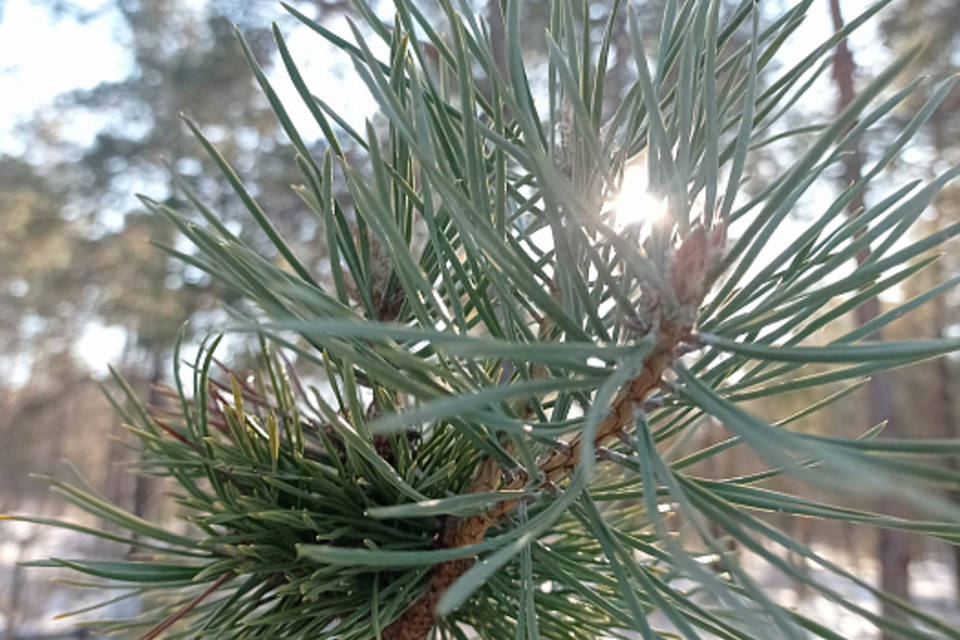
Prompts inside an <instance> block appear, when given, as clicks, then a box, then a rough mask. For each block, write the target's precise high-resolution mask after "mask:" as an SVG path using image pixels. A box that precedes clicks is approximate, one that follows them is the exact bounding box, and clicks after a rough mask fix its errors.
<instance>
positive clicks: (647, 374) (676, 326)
mask: <svg viewBox="0 0 960 640" xmlns="http://www.w3.org/2000/svg"><path fill="white" fill-rule="evenodd" d="M725 240H726V227H725V225H723V224H720V225H718V226H716V227H714V228H713V229H711V230H707V229H705V228H703V227H698V228H696V229H694V230H693V231H691V233H690V234H689V235H688V236H687V237H686V239H685V240H684V242H683V244H681V246H680V247H679V248H677V249H676V250H675V251H674V252H672V254H671V255H670V260H669V262H668V264H669V267H668V273H667V274H666V275H667V278H666V279H665V280H666V282H668V283H669V285H670V286H671V287H672V293H673V298H674V299H675V300H676V301H677V302H676V306H674V307H672V308H665V307H664V306H663V305H660V306H659V307H658V317H657V325H656V326H657V330H656V333H655V343H654V346H653V348H652V349H651V350H650V352H649V353H648V354H647V356H646V357H645V358H644V360H643V366H642V368H641V370H640V373H639V374H638V375H637V376H635V377H634V378H633V379H631V380H630V381H629V382H628V383H627V384H626V385H624V387H623V388H621V389H620V391H619V392H618V394H617V396H616V398H615V399H614V401H613V403H612V405H611V407H610V412H609V413H608V414H607V417H606V418H604V419H603V420H602V421H601V422H600V423H599V424H598V425H597V431H596V437H595V439H594V446H595V447H600V446H602V445H603V444H604V443H606V442H609V441H611V440H614V439H616V438H618V437H621V435H622V434H623V433H624V432H625V431H626V430H627V429H628V428H629V427H630V426H631V425H632V424H634V418H635V411H636V406H637V405H640V404H642V403H643V402H644V401H645V400H646V399H647V397H648V396H649V394H650V393H651V392H653V391H655V390H656V389H659V388H660V386H661V383H662V379H663V374H664V373H665V372H666V370H667V368H668V367H669V366H670V365H671V363H672V362H673V361H674V359H675V358H676V353H677V347H678V346H681V345H683V344H685V343H686V342H688V341H689V340H690V338H691V335H692V331H693V326H694V322H695V320H696V313H697V310H698V309H699V306H700V303H701V302H702V300H703V296H704V295H705V294H706V289H707V286H708V283H709V282H710V281H711V279H712V278H711V276H712V275H713V272H714V271H715V270H716V268H717V265H719V264H720V261H721V257H722V253H723V246H724V243H725ZM582 449H583V441H582V439H581V436H580V435H577V436H576V437H575V438H574V439H573V440H572V441H571V442H569V443H568V444H567V446H564V447H558V448H556V449H554V450H552V451H551V452H550V453H549V454H548V455H547V456H546V458H545V459H544V460H543V461H542V462H541V463H540V464H539V469H540V472H541V474H542V477H543V479H544V480H543V486H551V485H553V483H554V481H556V480H559V479H560V478H563V477H565V476H567V475H569V474H570V473H572V472H573V471H574V469H575V468H576V466H577V464H578V463H579V462H580V455H581V451H582ZM525 482H526V478H516V479H514V480H513V481H512V482H509V481H503V474H502V471H501V470H500V467H499V465H498V464H497V463H496V462H495V461H494V460H492V459H486V460H484V461H483V462H481V463H480V466H479V467H478V469H477V472H476V474H475V476H474V481H473V483H472V484H471V487H470V489H469V492H470V493H477V492H482V491H491V490H495V489H497V488H502V489H519V488H521V487H522V486H523V484H524V483H525ZM517 503H518V500H516V499H514V500H506V501H503V502H500V503H497V505H496V506H494V507H493V508H491V509H490V510H488V511H486V512H485V513H481V514H478V515H475V516H470V517H467V518H454V517H450V518H448V519H447V520H446V522H445V523H444V525H443V530H442V531H441V534H440V537H439V544H438V546H439V547H440V548H445V549H455V548H459V547H464V546H467V545H471V544H476V543H479V542H482V541H483V539H484V536H486V534H487V531H488V530H489V529H490V528H491V527H492V526H493V525H494V524H496V523H497V522H498V521H499V520H500V519H501V518H502V517H504V516H506V515H507V514H509V513H510V512H511V511H512V510H513V509H514V507H515V506H516V505H517ZM472 564H473V559H471V558H459V559H456V560H450V561H447V562H442V563H440V564H438V565H437V566H436V567H434V569H433V572H432V574H431V577H430V584H429V586H428V587H427V590H426V592H425V593H424V594H423V595H422V596H421V597H420V598H419V599H418V600H417V601H416V602H414V603H413V604H412V605H411V606H410V608H409V609H407V610H406V611H405V612H404V613H403V615H401V616H400V617H399V618H398V619H396V620H395V621H394V622H392V623H391V624H390V625H389V626H387V627H386V628H385V629H384V630H383V632H382V633H381V637H382V638H383V640H425V639H426V637H427V636H428V635H429V633H430V630H431V629H432V628H433V626H434V624H435V623H436V607H437V602H439V600H440V597H441V596H442V595H443V594H444V592H445V591H446V590H447V589H448V588H449V587H450V585H452V584H453V583H454V582H455V581H456V580H457V578H459V577H460V576H462V575H463V574H464V572H466V570H467V569H469V568H470V566H471V565H472Z"/></svg>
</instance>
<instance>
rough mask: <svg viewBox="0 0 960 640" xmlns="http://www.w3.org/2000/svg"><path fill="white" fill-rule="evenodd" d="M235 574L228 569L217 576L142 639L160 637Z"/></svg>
mask: <svg viewBox="0 0 960 640" xmlns="http://www.w3.org/2000/svg"><path fill="white" fill-rule="evenodd" d="M233 576H234V574H233V572H230V571H228V572H227V573H225V574H223V575H222V576H220V577H219V578H217V580H216V582H214V583H213V584H212V585H210V586H209V587H208V588H207V590H206V591H204V592H203V593H201V594H200V595H199V596H197V597H196V598H194V599H193V600H191V601H190V602H188V603H187V604H185V605H183V606H182V607H180V609H178V610H177V611H176V612H174V613H173V614H171V615H170V616H168V617H167V618H166V619H165V620H164V621H163V622H161V623H160V624H158V625H157V626H155V627H154V628H153V629H150V631H148V632H147V633H146V634H144V635H143V636H141V637H140V640H154V638H158V637H159V636H160V634H161V633H163V632H164V631H166V630H167V629H169V628H170V627H171V626H172V625H173V624H174V623H175V622H176V621H177V620H179V619H180V618H182V617H183V616H185V615H187V614H188V613H190V612H191V611H193V609H194V608H195V607H196V606H197V605H199V604H200V603H201V602H203V601H204V600H205V599H206V598H207V596H209V595H210V594H211V593H213V592H214V591H216V590H217V589H219V588H220V587H222V586H223V585H224V584H225V583H226V582H227V581H228V580H230V578H232V577H233Z"/></svg>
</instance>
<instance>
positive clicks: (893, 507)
mask: <svg viewBox="0 0 960 640" xmlns="http://www.w3.org/2000/svg"><path fill="white" fill-rule="evenodd" d="M829 2H830V15H831V18H832V20H833V26H834V29H836V30H840V29H842V28H843V16H842V14H841V12H840V0H829ZM856 69H857V68H856V62H854V59H853V55H852V54H851V53H850V49H849V48H848V47H847V42H846V40H841V41H840V42H839V43H838V44H837V48H836V51H835V53H834V56H833V79H834V82H835V83H836V86H837V93H838V96H837V112H838V113H839V112H841V111H843V110H844V109H845V108H846V107H847V106H848V105H849V104H850V103H851V102H853V99H854V97H855V95H856V94H855V91H854V75H855V74H856ZM848 151H849V153H847V155H846V156H844V176H843V179H844V183H845V184H846V185H849V184H852V183H855V182H857V181H859V180H860V178H861V177H862V175H863V153H862V151H861V150H860V145H859V141H858V140H854V141H853V142H852V143H851V148H850V149H848ZM863 210H864V197H863V193H862V192H861V193H860V194H859V195H858V196H857V197H856V198H854V199H853V200H852V201H851V202H850V205H849V206H848V214H849V215H850V216H851V217H852V216H857V215H860V214H861V213H862V212H863ZM869 255H870V249H869V248H868V247H867V248H864V249H863V250H862V251H861V252H860V253H859V254H858V255H857V262H859V263H862V262H863V261H864V260H866V259H867V257H868V256H869ZM879 314H880V301H879V300H878V299H877V298H871V299H869V300H867V301H866V302H864V303H863V304H862V305H860V306H859V307H857V310H856V322H857V325H858V326H862V325H864V324H866V323H867V322H869V321H870V320H872V319H873V318H876V317H877V316H878V315H879ZM880 334H881V332H879V331H878V332H877V333H875V334H874V335H872V336H869V338H870V339H874V340H878V339H880V338H881V335H880ZM867 398H868V401H869V408H868V411H867V417H868V420H869V422H868V424H867V425H865V426H867V427H872V426H874V425H876V424H879V423H880V422H883V421H887V426H886V429H885V430H884V434H885V435H886V436H887V437H891V438H898V437H901V436H902V435H903V434H902V429H901V427H900V424H899V423H898V421H897V420H896V416H895V415H894V408H893V384H892V383H891V380H890V374H889V373H887V372H881V373H877V374H874V376H873V377H872V378H871V379H870V382H869V384H868V385H867ZM880 508H881V510H882V511H883V512H885V513H889V514H890V515H896V516H904V515H906V514H905V513H904V508H903V505H901V504H884V505H880ZM877 559H878V560H879V561H880V587H881V588H882V589H883V590H884V591H887V592H889V593H892V594H894V595H896V596H899V597H900V598H902V599H904V600H908V599H909V597H910V539H909V537H908V536H907V534H906V533H904V532H902V531H890V530H886V529H881V530H880V533H879V536H878V540H877ZM882 613H883V615H884V616H886V617H891V618H899V617H901V615H900V611H899V610H898V609H896V608H895V607H891V606H890V605H887V604H883V608H882ZM882 637H883V640H894V638H893V637H892V636H890V635H889V634H886V633H885V634H884V635H883V636H882Z"/></svg>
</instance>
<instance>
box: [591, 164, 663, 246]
mask: <svg viewBox="0 0 960 640" xmlns="http://www.w3.org/2000/svg"><path fill="white" fill-rule="evenodd" d="M604 211H612V212H613V222H612V226H613V228H614V229H616V230H617V231H623V230H624V229H626V228H627V227H647V228H649V226H652V225H653V224H655V223H656V222H657V221H659V220H660V219H662V218H663V217H664V216H665V215H666V214H667V203H666V199H665V198H662V197H660V196H659V195H657V194H655V193H652V192H651V191H650V190H649V188H648V183H647V163H646V162H644V161H643V160H639V161H634V162H632V163H631V164H629V165H628V166H627V167H626V168H625V169H624V170H623V181H622V182H621V184H620V190H619V191H617V192H616V193H614V194H612V195H611V197H609V198H607V200H606V202H605V203H604Z"/></svg>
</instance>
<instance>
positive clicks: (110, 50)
mask: <svg viewBox="0 0 960 640" xmlns="http://www.w3.org/2000/svg"><path fill="white" fill-rule="evenodd" d="M74 4H76V5H80V6H82V7H83V8H85V9H89V10H93V11H95V10H97V9H100V8H102V7H108V8H107V10H105V11H102V12H99V13H97V16H96V17H95V18H94V19H91V20H89V21H87V22H85V23H83V24H80V23H77V22H75V21H74V20H73V19H71V18H69V17H68V18H65V19H60V20H57V19H56V18H55V17H54V16H52V15H51V14H50V12H49V11H48V10H47V9H46V8H45V7H44V6H43V3H41V2H38V0H5V1H4V2H3V4H2V7H3V10H2V16H0V96H2V99H0V153H10V154H14V155H18V154H21V153H23V152H24V147H23V142H22V141H21V140H19V139H18V137H17V136H16V135H15V129H16V127H17V125H18V124H20V123H23V122H25V121H26V120H28V119H29V118H30V117H31V116H32V115H33V114H34V113H35V112H37V111H38V110H40V109H43V108H47V107H49V106H51V105H52V103H53V101H54V99H55V97H56V96H57V95H59V94H61V93H64V92H67V91H70V90H73V89H82V88H91V87H94V86H96V85H97V84H98V83H100V82H108V81H114V80H119V79H122V78H124V77H125V76H126V75H127V74H128V73H129V72H130V70H131V61H130V58H129V56H128V55H127V53H126V52H125V50H124V48H123V46H122V44H121V40H122V36H123V34H122V33H121V30H122V28H123V27H122V23H121V21H120V19H119V16H118V15H117V13H116V11H115V10H113V9H111V8H109V7H110V6H112V3H111V2H107V1H105V0H80V1H78V0H74ZM189 4H191V5H195V6H196V8H198V9H199V8H202V7H203V6H204V4H205V0H192V2H190V3H189ZM869 4H871V2H869V1H868V0H843V10H844V12H845V18H846V19H848V20H849V19H852V18H853V17H855V16H856V15H857V14H858V13H860V12H861V11H862V10H863V9H864V8H866V7H867V6H869ZM383 5H389V3H383ZM790 5H792V2H791V0H779V2H771V3H770V4H769V5H767V6H770V7H771V8H777V7H779V8H781V9H783V8H785V7H787V6H790ZM827 6H828V5H827V0H817V1H816V2H815V3H814V6H813V7H812V8H811V11H810V14H809V16H808V20H807V21H806V23H805V24H804V25H803V26H802V27H801V30H800V33H798V34H796V35H795V36H794V37H793V38H792V39H791V42H792V43H794V44H793V46H790V45H788V46H787V47H786V48H785V49H784V50H783V52H782V55H781V56H780V60H782V62H783V63H784V64H790V63H791V62H796V61H797V60H799V58H800V57H801V56H802V55H804V54H805V53H806V52H807V50H806V47H808V46H809V45H810V43H812V42H819V41H821V40H822V39H824V38H825V37H826V36H827V35H828V34H829V33H830V32H831V31H832V27H831V25H830V20H829V12H828V10H827ZM387 8H388V7H387ZM305 10H306V11H308V14H309V9H308V8H306V7H305ZM271 17H272V16H271ZM275 18H276V19H277V20H278V22H279V23H280V25H281V28H282V29H283V30H284V33H285V34H286V36H287V38H288V45H289V46H290V49H291V51H292V52H293V54H294V57H295V58H296V59H297V60H298V62H299V63H300V64H301V71H302V72H303V74H304V76H305V79H306V80H307V83H308V84H309V85H310V86H311V88H312V89H313V90H314V92H315V93H317V94H319V95H321V96H322V97H323V98H324V99H325V100H327V101H328V102H330V103H331V105H332V106H333V107H334V108H335V109H337V110H338V111H340V112H341V113H344V114H346V115H347V117H348V121H349V122H350V123H351V124H352V125H353V126H355V127H357V128H359V129H360V130H362V125H363V120H364V118H366V117H369V116H370V114H372V113H373V111H374V109H375V103H374V101H373V99H372V98H371V97H370V96H369V94H368V93H367V91H366V89H365V87H364V86H363V84H362V82H361V81H360V80H359V79H358V78H356V76H355V75H354V74H352V73H350V72H349V71H350V70H348V72H347V74H346V75H345V76H344V77H337V76H335V75H334V74H333V73H331V70H330V68H331V67H330V62H329V61H330V60H331V59H336V60H342V59H343V55H342V53H339V52H337V51H336V49H335V48H334V47H333V46H332V45H330V44H328V43H326V42H325V41H324V40H323V39H322V38H320V37H319V36H317V35H316V34H314V33H313V32H311V31H309V30H308V29H306V28H298V27H296V26H295V24H296V23H295V21H294V20H293V19H292V18H290V16H288V15H287V14H286V12H284V11H283V9H282V8H281V7H280V6H279V3H278V4H277V12H276V16H275ZM328 26H330V27H331V28H334V29H335V30H336V31H338V32H340V33H343V34H344V35H346V34H348V33H349V30H348V28H347V27H346V24H345V23H344V21H343V20H342V19H338V20H333V21H331V23H330V24H329V25H328ZM371 44H380V43H379V41H378V42H376V43H373V42H371ZM851 46H852V48H853V50H854V51H855V52H856V55H857V60H858V63H860V64H861V65H864V66H869V67H870V68H871V69H875V68H876V67H879V66H882V65H883V63H884V56H883V55H882V47H880V46H878V44H877V38H876V32H875V28H874V27H873V26H872V25H868V26H866V27H864V28H862V29H861V30H859V31H858V32H857V33H856V34H855V36H854V37H853V38H852V41H851ZM238 55H239V54H238ZM271 76H272V77H271V80H272V81H273V82H274V84H275V88H276V89H277V91H278V92H279V93H280V95H281V97H282V98H284V102H285V104H286V105H287V107H288V109H289V110H290V112H291V113H290V115H291V117H292V118H293V119H294V121H295V122H296V123H297V124H298V125H299V126H302V134H303V135H304V136H305V137H307V138H311V137H317V136H319V135H320V131H319V128H318V127H317V125H316V123H315V122H314V121H313V119H312V117H311V116H310V115H309V113H308V112H307V110H306V107H304V106H303V105H302V103H301V101H300V99H299V97H298V96H297V94H296V92H295V90H294V88H293V86H292V84H291V83H290V81H289V79H288V78H287V76H286V74H285V72H284V71H283V69H282V65H277V68H274V69H273V71H272V72H271ZM828 80H829V78H825V81H828ZM251 90H253V89H252V88H251ZM827 90H828V91H831V93H830V95H831V96H832V88H830V87H827ZM821 106H822V105H821ZM98 124H99V123H98V121H97V119H96V117H95V116H92V117H91V118H90V119H89V120H83V121H78V122H74V123H73V125H72V127H70V128H68V129H67V130H65V131H64V133H65V134H66V135H68V136H69V137H70V138H71V139H74V140H75V141H77V142H83V141H85V140H89V139H92V138H93V136H94V135H95V133H96V130H97V127H98ZM201 124H202V123H201ZM627 188H628V189H629V188H630V187H629V186H628V187H627ZM633 191H636V189H633ZM122 338H123V331H122V329H120V328H119V327H105V326H103V325H99V324H94V325H91V326H89V327H87V328H86V329H85V331H84V333H83V337H82V339H81V340H80V342H79V344H78V346H77V351H78V355H79V356H80V357H81V359H82V360H84V361H85V362H87V363H88V365H89V366H90V368H91V370H92V371H94V372H95V373H98V374H100V373H103V372H105V370H106V365H107V364H108V363H110V362H113V361H116V360H117V358H119V356H120V354H121V351H122V349H123V339H122Z"/></svg>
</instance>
